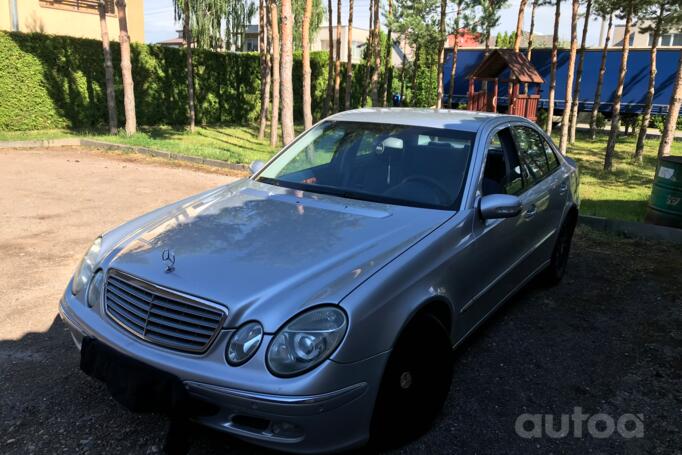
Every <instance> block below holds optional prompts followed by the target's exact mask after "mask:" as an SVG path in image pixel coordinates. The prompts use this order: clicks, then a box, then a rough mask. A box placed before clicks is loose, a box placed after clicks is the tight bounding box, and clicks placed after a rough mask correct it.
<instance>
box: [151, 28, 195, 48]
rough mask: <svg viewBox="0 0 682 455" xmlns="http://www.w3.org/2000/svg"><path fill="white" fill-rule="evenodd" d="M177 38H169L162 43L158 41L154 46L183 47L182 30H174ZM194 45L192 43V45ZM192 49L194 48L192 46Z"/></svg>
mask: <svg viewBox="0 0 682 455" xmlns="http://www.w3.org/2000/svg"><path fill="white" fill-rule="evenodd" d="M176 32H177V34H178V35H177V36H176V37H175V38H169V39H166V40H163V41H158V42H156V43H154V44H158V45H159V46H166V47H185V37H184V36H183V35H184V33H183V32H182V30H176ZM192 44H194V43H192ZM192 47H194V46H192Z"/></svg>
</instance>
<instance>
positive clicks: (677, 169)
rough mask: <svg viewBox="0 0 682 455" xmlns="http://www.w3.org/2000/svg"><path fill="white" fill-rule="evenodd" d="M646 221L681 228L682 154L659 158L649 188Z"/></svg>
mask: <svg viewBox="0 0 682 455" xmlns="http://www.w3.org/2000/svg"><path fill="white" fill-rule="evenodd" d="M646 222H647V223H653V224H660V225H662V226H670V227H676V228H682V156H666V157H663V158H661V160H660V162H659V165H658V169H657V171H656V176H655V177H654V185H653V187H652V189H651V198H650V199H649V208H648V210H647V214H646Z"/></svg>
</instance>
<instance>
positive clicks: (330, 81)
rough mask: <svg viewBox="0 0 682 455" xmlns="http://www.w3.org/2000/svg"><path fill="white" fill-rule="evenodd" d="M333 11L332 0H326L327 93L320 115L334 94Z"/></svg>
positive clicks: (324, 114) (327, 106) (323, 112)
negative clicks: (327, 21)
mask: <svg viewBox="0 0 682 455" xmlns="http://www.w3.org/2000/svg"><path fill="white" fill-rule="evenodd" d="M333 14H334V13H333V11H332V0H327V17H328V20H329V24H328V25H327V32H328V34H329V63H328V65H327V94H326V95H325V97H324V106H322V117H323V118H324V117H326V116H327V115H328V114H329V106H331V104H332V97H333V96H334V28H333V27H334V25H333V22H334V21H333V19H334V16H333Z"/></svg>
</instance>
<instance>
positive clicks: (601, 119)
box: [594, 112, 606, 130]
mask: <svg viewBox="0 0 682 455" xmlns="http://www.w3.org/2000/svg"><path fill="white" fill-rule="evenodd" d="M594 125H595V126H596V127H597V129H599V130H603V129H604V127H605V126H606V117H605V116H604V114H602V113H601V112H597V118H596V120H595V122H594Z"/></svg>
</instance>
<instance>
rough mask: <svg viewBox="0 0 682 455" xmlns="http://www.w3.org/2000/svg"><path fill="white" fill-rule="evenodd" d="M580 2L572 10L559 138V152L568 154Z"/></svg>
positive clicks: (575, 3) (576, 0) (576, 1)
mask: <svg viewBox="0 0 682 455" xmlns="http://www.w3.org/2000/svg"><path fill="white" fill-rule="evenodd" d="M579 8H580V0H573V3H572V8H571V50H570V52H569V56H568V71H567V73H568V74H567V75H566V95H565V98H564V100H565V103H564V112H563V113H562V115H561V136H560V137H559V151H560V152H561V154H562V155H565V154H566V149H567V148H568V130H569V129H570V118H571V102H572V97H573V75H574V70H575V56H576V52H577V50H578V9H579Z"/></svg>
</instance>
